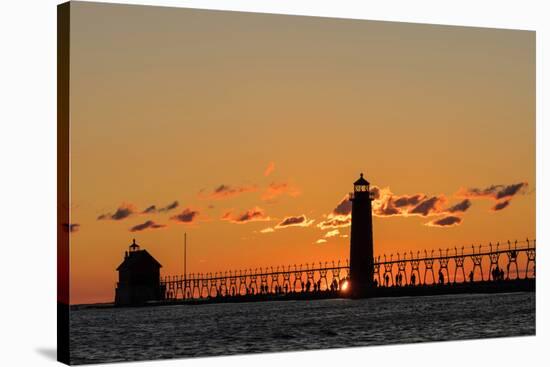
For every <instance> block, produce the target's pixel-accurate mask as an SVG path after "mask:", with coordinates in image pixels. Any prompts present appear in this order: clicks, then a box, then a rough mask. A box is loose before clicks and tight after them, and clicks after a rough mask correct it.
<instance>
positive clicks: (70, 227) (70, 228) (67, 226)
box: [63, 223, 80, 233]
mask: <svg viewBox="0 0 550 367" xmlns="http://www.w3.org/2000/svg"><path fill="white" fill-rule="evenodd" d="M63 229H64V230H65V231H67V232H70V233H75V232H78V230H79V229H80V224H78V223H63Z"/></svg>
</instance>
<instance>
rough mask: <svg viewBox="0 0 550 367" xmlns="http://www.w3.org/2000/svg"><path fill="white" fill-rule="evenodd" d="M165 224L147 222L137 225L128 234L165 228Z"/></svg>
mask: <svg viewBox="0 0 550 367" xmlns="http://www.w3.org/2000/svg"><path fill="white" fill-rule="evenodd" d="M165 227H166V225H165V224H158V223H155V222H153V221H152V220H148V221H146V222H145V223H141V224H137V225H135V226H133V227H132V228H130V232H139V231H144V230H146V229H159V228H165Z"/></svg>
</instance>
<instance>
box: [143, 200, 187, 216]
mask: <svg viewBox="0 0 550 367" xmlns="http://www.w3.org/2000/svg"><path fill="white" fill-rule="evenodd" d="M178 206H179V203H178V201H177V200H175V201H174V202H172V203H171V204H168V205H166V206H165V207H162V208H158V209H157V206H156V205H151V206H148V207H147V208H145V210H143V211H142V212H141V214H153V213H164V212H169V211H170V210H173V209H176V208H177V207H178Z"/></svg>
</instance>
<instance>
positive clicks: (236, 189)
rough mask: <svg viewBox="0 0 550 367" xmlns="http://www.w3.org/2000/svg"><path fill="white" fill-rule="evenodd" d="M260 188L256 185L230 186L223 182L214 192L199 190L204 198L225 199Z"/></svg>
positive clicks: (200, 195)
mask: <svg viewBox="0 0 550 367" xmlns="http://www.w3.org/2000/svg"><path fill="white" fill-rule="evenodd" d="M257 189H258V188H257V187H256V186H255V185H251V186H230V185H225V184H222V185H220V186H218V187H216V188H215V189H214V190H212V192H209V193H207V192H205V190H201V191H200V192H199V197H200V198H202V199H211V200H224V199H229V198H232V197H235V196H238V195H241V194H244V193H247V192H253V191H256V190H257Z"/></svg>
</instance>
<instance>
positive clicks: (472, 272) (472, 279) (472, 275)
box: [468, 270, 474, 283]
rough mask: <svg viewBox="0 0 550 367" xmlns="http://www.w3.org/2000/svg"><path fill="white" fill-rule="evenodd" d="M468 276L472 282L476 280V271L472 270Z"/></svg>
mask: <svg viewBox="0 0 550 367" xmlns="http://www.w3.org/2000/svg"><path fill="white" fill-rule="evenodd" d="M468 278H470V283H471V282H473V281H474V271H473V270H470V274H469V275H468Z"/></svg>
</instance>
